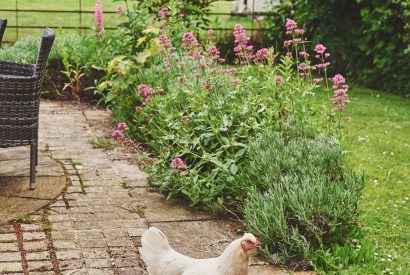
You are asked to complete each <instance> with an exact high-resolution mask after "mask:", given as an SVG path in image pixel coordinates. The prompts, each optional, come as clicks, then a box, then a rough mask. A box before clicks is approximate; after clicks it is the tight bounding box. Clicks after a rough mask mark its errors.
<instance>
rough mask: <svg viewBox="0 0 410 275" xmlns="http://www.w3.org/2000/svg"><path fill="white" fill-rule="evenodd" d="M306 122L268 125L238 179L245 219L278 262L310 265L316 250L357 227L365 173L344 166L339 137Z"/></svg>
mask: <svg viewBox="0 0 410 275" xmlns="http://www.w3.org/2000/svg"><path fill="white" fill-rule="evenodd" d="M314 132H315V131H313V130H309V129H307V130H306V126H305V127H297V128H296V129H292V128H290V129H289V128H288V129H286V127H285V128H284V130H282V131H280V132H278V131H274V130H272V129H266V130H265V131H264V132H263V133H262V134H261V135H260V136H259V138H257V139H256V140H255V141H253V142H252V143H251V144H250V149H249V153H248V156H247V158H248V159H249V164H248V165H246V166H244V167H243V171H242V173H241V176H240V177H238V178H237V181H238V186H242V190H241V191H240V193H242V194H244V195H245V196H246V204H245V206H244V209H243V212H244V218H245V221H246V223H247V225H248V226H249V229H250V230H251V231H252V232H254V233H255V234H256V235H258V236H259V237H260V238H261V242H262V243H263V244H264V246H263V250H262V251H263V253H264V255H266V256H267V257H268V258H270V259H271V260H272V261H274V262H276V263H282V264H283V263H285V264H287V265H288V266H292V267H294V268H306V267H308V266H309V263H308V260H312V259H313V257H314V254H315V253H316V251H318V250H322V249H328V248H330V247H332V246H334V245H338V244H345V243H346V242H348V241H349V240H348V236H349V234H351V232H352V230H353V229H354V228H355V227H356V226H357V225H356V218H357V215H358V211H357V207H358V201H359V198H360V196H361V192H362V189H363V178H362V177H361V176H358V175H355V174H354V173H353V172H352V171H350V170H349V169H347V168H345V167H344V156H343V153H342V149H341V148H340V145H339V144H338V142H337V140H335V139H334V138H332V137H327V136H315V135H314Z"/></svg>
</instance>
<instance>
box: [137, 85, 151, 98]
mask: <svg viewBox="0 0 410 275" xmlns="http://www.w3.org/2000/svg"><path fill="white" fill-rule="evenodd" d="M154 94H155V90H153V89H151V88H150V87H148V86H147V85H145V84H140V85H138V95H139V96H151V95H154Z"/></svg>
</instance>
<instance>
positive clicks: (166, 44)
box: [158, 34, 172, 51]
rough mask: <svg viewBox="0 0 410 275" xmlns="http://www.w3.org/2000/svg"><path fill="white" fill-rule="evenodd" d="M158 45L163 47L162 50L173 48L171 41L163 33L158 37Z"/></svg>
mask: <svg viewBox="0 0 410 275" xmlns="http://www.w3.org/2000/svg"><path fill="white" fill-rule="evenodd" d="M158 45H159V46H160V47H162V49H160V50H161V51H163V50H164V49H170V50H171V48H172V45H171V41H170V40H169V38H168V37H167V36H166V35H165V34H161V35H160V36H159V37H158Z"/></svg>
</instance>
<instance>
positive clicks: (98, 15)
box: [94, 0, 104, 39]
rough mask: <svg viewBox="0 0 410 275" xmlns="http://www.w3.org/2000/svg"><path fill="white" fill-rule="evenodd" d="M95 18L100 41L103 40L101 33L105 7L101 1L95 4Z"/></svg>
mask: <svg viewBox="0 0 410 275" xmlns="http://www.w3.org/2000/svg"><path fill="white" fill-rule="evenodd" d="M94 17H95V31H96V36H97V38H98V39H101V31H102V29H103V25H104V23H103V6H102V3H101V1H100V0H98V1H97V2H96V3H95V10H94Z"/></svg>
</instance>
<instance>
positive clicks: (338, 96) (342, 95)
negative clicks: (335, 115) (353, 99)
mask: <svg viewBox="0 0 410 275" xmlns="http://www.w3.org/2000/svg"><path fill="white" fill-rule="evenodd" d="M331 102H332V104H333V105H334V106H335V108H336V110H338V111H341V110H343V109H344V107H345V106H346V105H347V104H349V103H350V100H349V99H348V95H347V91H346V90H345V89H337V90H335V92H334V95H333V97H332V99H331Z"/></svg>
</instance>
